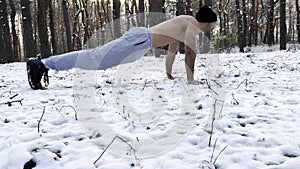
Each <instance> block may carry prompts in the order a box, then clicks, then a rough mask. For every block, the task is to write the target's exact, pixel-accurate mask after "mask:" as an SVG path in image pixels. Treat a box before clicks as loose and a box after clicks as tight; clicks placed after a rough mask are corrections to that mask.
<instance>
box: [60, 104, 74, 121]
mask: <svg viewBox="0 0 300 169" xmlns="http://www.w3.org/2000/svg"><path fill="white" fill-rule="evenodd" d="M65 107H70V108H72V109H73V110H74V113H75V120H78V117H77V111H76V109H75V108H74V107H73V106H71V105H64V106H62V107H61V108H60V109H59V111H58V113H60V112H61V110H62V109H63V108H65Z"/></svg>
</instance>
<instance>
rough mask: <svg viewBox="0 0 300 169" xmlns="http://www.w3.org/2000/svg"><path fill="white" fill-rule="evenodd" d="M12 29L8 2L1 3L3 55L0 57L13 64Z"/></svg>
mask: <svg viewBox="0 0 300 169" xmlns="http://www.w3.org/2000/svg"><path fill="white" fill-rule="evenodd" d="M9 30H10V28H9V22H8V16H7V4H6V1H5V0H3V1H0V33H1V34H0V36H2V40H3V42H4V43H3V47H4V48H3V53H2V54H1V56H0V57H4V60H5V62H13V61H14V59H13V57H12V44H11V36H10V31H9Z"/></svg>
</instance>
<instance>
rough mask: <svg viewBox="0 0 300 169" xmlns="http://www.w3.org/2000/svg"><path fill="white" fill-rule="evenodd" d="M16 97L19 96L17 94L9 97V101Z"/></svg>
mask: <svg viewBox="0 0 300 169" xmlns="http://www.w3.org/2000/svg"><path fill="white" fill-rule="evenodd" d="M18 95H19V94H15V95H13V96H11V97H10V98H9V99H10V100H11V99H13V98H15V97H17V96H18Z"/></svg>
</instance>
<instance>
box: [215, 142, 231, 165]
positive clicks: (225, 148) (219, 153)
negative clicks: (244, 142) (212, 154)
mask: <svg viewBox="0 0 300 169" xmlns="http://www.w3.org/2000/svg"><path fill="white" fill-rule="evenodd" d="M227 147H228V145H227V146H225V147H224V148H223V149H222V150H221V151H220V152H219V154H218V155H217V157H216V158H215V161H214V162H213V164H216V162H217V160H218V158H219V156H220V155H221V153H222V152H223V151H224V150H225V149H226V148H227Z"/></svg>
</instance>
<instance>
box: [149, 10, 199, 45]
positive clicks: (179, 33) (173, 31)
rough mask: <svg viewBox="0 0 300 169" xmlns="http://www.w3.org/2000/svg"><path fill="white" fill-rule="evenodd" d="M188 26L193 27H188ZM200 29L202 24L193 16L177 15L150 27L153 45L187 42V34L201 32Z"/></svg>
mask: <svg viewBox="0 0 300 169" xmlns="http://www.w3.org/2000/svg"><path fill="white" fill-rule="evenodd" d="M188 27H189V28H191V29H187V28H188ZM200 29H201V24H199V22H197V20H196V19H195V18H194V17H192V16H189V15H181V16H178V17H175V18H173V19H170V20H168V21H165V22H162V23H160V24H158V25H155V26H153V27H151V28H150V29H149V30H150V32H151V33H152V36H153V43H152V47H159V46H165V45H169V44H171V43H174V42H177V41H181V42H185V39H186V36H187V34H197V33H199V32H201V30H200ZM187 30H189V31H190V32H187ZM191 40H195V38H194V39H191Z"/></svg>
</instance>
